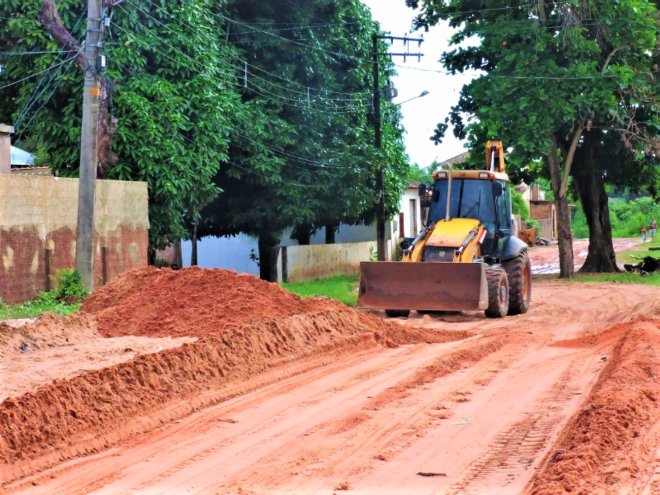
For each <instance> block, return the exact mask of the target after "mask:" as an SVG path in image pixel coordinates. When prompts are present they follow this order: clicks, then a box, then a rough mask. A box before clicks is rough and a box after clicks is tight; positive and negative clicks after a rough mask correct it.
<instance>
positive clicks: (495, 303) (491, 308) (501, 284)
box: [486, 268, 509, 318]
mask: <svg viewBox="0 0 660 495" xmlns="http://www.w3.org/2000/svg"><path fill="white" fill-rule="evenodd" d="M486 279H487V280H488V308H487V309H486V316H488V317H489V318H503V317H505V316H506V315H507V313H508V312H509V280H508V278H507V276H506V272H505V271H504V270H503V269H501V268H487V269H486Z"/></svg>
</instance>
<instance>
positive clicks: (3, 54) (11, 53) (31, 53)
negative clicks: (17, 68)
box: [0, 50, 78, 57]
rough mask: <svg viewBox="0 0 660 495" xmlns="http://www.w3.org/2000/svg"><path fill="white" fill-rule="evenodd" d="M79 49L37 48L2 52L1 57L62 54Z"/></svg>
mask: <svg viewBox="0 0 660 495" xmlns="http://www.w3.org/2000/svg"><path fill="white" fill-rule="evenodd" d="M77 51H78V50H40V51H39V50H37V51H25V52H0V57H22V56H26V55H61V54H63V53H72V52H77Z"/></svg>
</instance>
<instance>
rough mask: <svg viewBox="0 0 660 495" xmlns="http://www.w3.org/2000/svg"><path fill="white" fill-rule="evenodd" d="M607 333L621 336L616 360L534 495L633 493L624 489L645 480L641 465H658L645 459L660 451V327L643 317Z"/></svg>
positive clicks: (556, 451)
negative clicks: (658, 439) (659, 430)
mask: <svg viewBox="0 0 660 495" xmlns="http://www.w3.org/2000/svg"><path fill="white" fill-rule="evenodd" d="M607 333H610V334H612V333H614V334H621V335H622V337H621V340H620V341H619V343H618V344H617V346H616V347H615V349H614V353H613V356H612V359H611V361H610V362H609V363H608V365H607V367H606V368H605V369H604V370H603V372H602V374H601V376H600V378H599V380H598V383H597V384H596V386H595V387H594V389H593V391H592V393H591V395H590V397H589V399H588V400H587V403H586V404H585V405H584V406H583V408H582V409H581V410H580V411H579V412H578V414H577V415H576V416H575V417H574V418H573V419H572V421H571V422H570V423H569V424H568V426H567V427H566V428H565V429H564V431H563V433H562V435H561V437H560V438H559V440H558V442H557V443H556V444H555V446H554V447H553V449H552V451H551V452H550V454H549V456H548V458H547V459H546V461H545V463H544V465H543V466H542V468H541V470H540V471H539V473H538V474H537V475H536V476H535V477H534V478H533V479H532V482H531V483H530V485H529V489H528V491H527V492H526V493H529V494H530V495H559V494H565V493H575V494H579V495H590V494H594V493H598V494H603V495H616V494H619V493H624V492H626V493H628V490H627V489H625V490H624V489H622V486H629V485H634V484H635V479H636V478H638V479H643V476H640V474H641V473H640V466H644V465H652V464H653V463H652V462H649V463H644V462H642V461H641V460H642V459H645V458H646V457H648V455H649V452H651V454H650V455H653V454H654V453H655V448H657V445H655V441H654V438H653V432H652V431H651V430H652V429H653V427H654V426H655V425H657V424H658V422H660V389H659V388H658V382H657V377H658V376H659V375H660V363H659V362H658V358H657V349H660V323H659V322H658V321H657V320H655V321H653V320H651V321H645V320H644V319H641V320H637V321H633V322H627V323H623V324H619V325H616V326H614V327H613V328H612V329H611V330H610V331H609V332H607ZM647 474H648V473H647ZM649 488H650V491H649V492H648V493H658V492H657V491H654V490H657V489H658V488H660V487H658V486H655V487H649ZM640 493H641V492H640ZM644 493H647V492H644Z"/></svg>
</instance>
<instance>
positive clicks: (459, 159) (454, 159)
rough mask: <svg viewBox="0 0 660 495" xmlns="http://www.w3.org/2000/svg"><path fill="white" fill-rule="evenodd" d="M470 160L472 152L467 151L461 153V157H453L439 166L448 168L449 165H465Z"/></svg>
mask: <svg viewBox="0 0 660 495" xmlns="http://www.w3.org/2000/svg"><path fill="white" fill-rule="evenodd" d="M468 158H470V152H469V151H465V152H463V153H461V154H460V155H456V156H453V157H451V158H448V159H447V160H445V161H443V162H440V163H439V164H438V166H439V167H446V166H447V165H455V164H457V163H463V162H466V161H467V160H468Z"/></svg>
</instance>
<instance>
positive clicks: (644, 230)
mask: <svg viewBox="0 0 660 495" xmlns="http://www.w3.org/2000/svg"><path fill="white" fill-rule="evenodd" d="M642 242H646V227H642Z"/></svg>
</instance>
